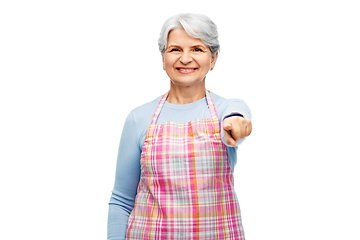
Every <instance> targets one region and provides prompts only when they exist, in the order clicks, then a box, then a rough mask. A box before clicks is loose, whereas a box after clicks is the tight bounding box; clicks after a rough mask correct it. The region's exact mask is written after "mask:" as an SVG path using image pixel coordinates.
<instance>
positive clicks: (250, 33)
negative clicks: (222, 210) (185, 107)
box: [0, 0, 360, 240]
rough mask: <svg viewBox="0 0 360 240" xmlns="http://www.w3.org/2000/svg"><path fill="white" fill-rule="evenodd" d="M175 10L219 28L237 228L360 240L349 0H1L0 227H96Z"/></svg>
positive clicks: (353, 14) (8, 234) (357, 48)
mask: <svg viewBox="0 0 360 240" xmlns="http://www.w3.org/2000/svg"><path fill="white" fill-rule="evenodd" d="M124 2H126V3H124ZM183 12H193V13H202V14H205V15H208V16H209V17H210V18H211V19H212V20H213V21H214V22H215V23H216V24H217V26H218V29H219V34H220V44H221V52H220V55H219V58H218V62H217V65H216V67H215V69H214V71H213V72H211V73H209V74H208V76H207V80H206V82H207V88H208V89H209V90H211V91H213V92H215V93H216V94H218V95H220V96H223V97H226V98H234V97H236V98H241V99H244V100H245V101H246V103H247V104H248V105H249V107H250V108H251V110H252V114H253V133H252V134H251V136H250V137H249V139H247V140H246V141H245V142H244V143H243V144H242V145H241V146H240V148H239V159H238V164H237V166H236V168H235V180H236V191H237V194H238V197H239V200H240V205H241V209H242V217H243V225H244V228H245V233H246V236H247V240H265V239H276V240H297V239H301V240H303V239H308V240H319V239H327V240H333V239H334V240H335V239H346V240H359V239H360V232H359V225H360V221H359V215H360V208H359V203H360V197H359V188H360V187H359V182H360V177H359V167H358V162H359V160H360V154H359V143H360V142H359V134H360V128H359V121H360V116H359V107H358V105H359V103H360V97H359V93H358V92H359V89H360V88H359V80H360V71H359V67H360V57H359V56H360V44H359V43H360V33H359V29H360V26H359V23H360V18H359V12H360V9H359V6H358V5H357V1H355V0H354V1H346V0H342V1H339V0H338V1H325V0H323V1H321V0H302V1H285V0H283V1H280V0H274V1H264V0H263V1H260V0H259V1H208V0H207V1H106V0H105V1H95V0H93V1H80V0H63V1H45V0H44V1H39V0H34V1H16V0H14V1H10V0H8V1H2V2H1V3H0V35H1V37H0V79H1V85H0V104H1V118H0V119H1V120H0V121H1V124H0V128H1V129H0V130H1V132H0V138H1V152H0V154H1V156H0V157H1V163H0V184H1V196H2V197H1V204H0V218H1V231H0V239H6V240H12V239H41V240H43V239H61V240H63V239H106V227H107V211H108V202H109V199H110V195H111V190H112V187H113V184H114V179H115V167H116V157H117V150H118V144H119V140H120V135H121V131H122V127H123V123H124V120H125V118H126V116H127V114H128V113H129V112H130V111H131V110H132V109H133V108H135V107H137V106H139V105H141V104H143V103H145V102H148V101H151V100H153V99H154V98H156V97H158V96H159V95H161V94H163V93H164V92H165V91H166V90H168V88H169V79H168V77H167V75H166V73H165V72H164V71H163V69H162V63H161V57H160V53H159V52H158V48H157V40H158V37H159V33H160V29H161V26H162V24H163V22H164V21H165V20H166V19H167V18H168V17H170V16H172V15H174V14H177V13H183Z"/></svg>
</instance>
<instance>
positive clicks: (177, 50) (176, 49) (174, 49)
mask: <svg viewBox="0 0 360 240" xmlns="http://www.w3.org/2000/svg"><path fill="white" fill-rule="evenodd" d="M179 51H180V50H179V49H178V48H173V49H171V50H170V52H179Z"/></svg>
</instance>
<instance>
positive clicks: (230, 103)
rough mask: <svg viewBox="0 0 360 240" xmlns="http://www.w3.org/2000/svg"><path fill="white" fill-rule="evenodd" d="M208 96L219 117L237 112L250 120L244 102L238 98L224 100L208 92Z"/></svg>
mask: <svg viewBox="0 0 360 240" xmlns="http://www.w3.org/2000/svg"><path fill="white" fill-rule="evenodd" d="M210 96H211V98H212V100H213V102H214V105H215V108H216V110H217V111H218V114H219V115H220V116H225V115H227V114H230V113H232V112H238V113H241V114H242V115H243V116H246V117H247V118H249V119H251V111H250V109H249V107H248V105H247V104H246V103H245V101H244V100H242V99H240V98H224V97H221V96H219V95H217V94H215V93H213V92H210Z"/></svg>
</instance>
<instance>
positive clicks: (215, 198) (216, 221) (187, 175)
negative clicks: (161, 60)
mask: <svg viewBox="0 0 360 240" xmlns="http://www.w3.org/2000/svg"><path fill="white" fill-rule="evenodd" d="M167 95H168V93H166V94H165V95H164V96H163V97H162V98H161V100H160V102H159V105H158V106H157V109H156V111H155V113H154V116H153V119H152V122H151V125H150V126H149V128H148V130H147V135H146V139H145V143H144V146H143V149H142V154H141V160H140V161H141V177H140V182H139V187H138V193H137V196H136V200H135V207H134V209H133V210H132V212H131V214H130V217H129V221H128V229H127V238H126V239H131V240H132V239H141V240H144V239H151V240H153V239H178V240H180V239H182V240H189V239H211V240H214V239H221V240H224V239H225V240H235V239H236V240H239V239H240V240H244V239H245V236H244V232H243V227H242V223H241V216H240V207H239V203H238V200H237V197H236V194H235V191H234V180H233V174H232V170H231V168H230V164H229V160H228V155H227V151H226V146H225V145H224V143H223V142H222V141H221V136H220V131H221V123H220V121H219V118H218V116H217V114H216V109H215V106H214V103H213V101H212V100H211V97H210V94H209V93H208V91H206V100H207V103H208V106H209V110H210V113H211V118H209V119H196V120H193V121H191V122H188V123H181V124H179V123H174V122H166V123H165V124H156V121H157V118H158V116H159V114H160V111H161V109H162V107H163V105H164V103H165V101H166V98H167Z"/></svg>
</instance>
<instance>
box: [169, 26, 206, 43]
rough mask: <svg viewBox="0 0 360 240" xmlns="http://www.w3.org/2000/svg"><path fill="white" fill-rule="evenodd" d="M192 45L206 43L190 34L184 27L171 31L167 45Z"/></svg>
mask: <svg viewBox="0 0 360 240" xmlns="http://www.w3.org/2000/svg"><path fill="white" fill-rule="evenodd" d="M169 45H178V46H192V45H203V46H205V47H206V45H205V44H204V43H203V42H202V41H201V40H200V39H199V38H193V37H191V36H189V35H188V34H187V33H186V31H185V30H184V29H173V30H171V31H170V33H169V36H168V41H167V46H169Z"/></svg>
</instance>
